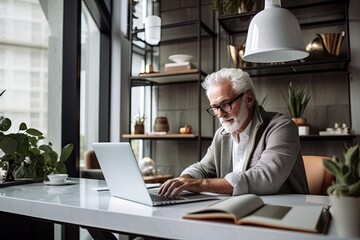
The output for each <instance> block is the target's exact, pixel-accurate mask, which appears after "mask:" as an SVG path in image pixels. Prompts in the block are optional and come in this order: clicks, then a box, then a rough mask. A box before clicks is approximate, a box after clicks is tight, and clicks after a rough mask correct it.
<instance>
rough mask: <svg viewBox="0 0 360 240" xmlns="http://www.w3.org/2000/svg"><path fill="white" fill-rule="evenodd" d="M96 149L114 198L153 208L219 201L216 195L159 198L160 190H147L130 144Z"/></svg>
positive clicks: (107, 144) (99, 145) (104, 144)
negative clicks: (158, 192)
mask: <svg viewBox="0 0 360 240" xmlns="http://www.w3.org/2000/svg"><path fill="white" fill-rule="evenodd" d="M92 145H93V149H94V151H95V154H96V157H97V159H98V161H99V164H100V168H101V170H102V172H103V174H104V178H105V181H106V183H107V185H108V188H109V191H110V193H111V195H112V196H114V197H118V198H122V199H126V200H129V201H133V202H138V203H142V204H146V205H150V206H163V205H169V204H178V203H187V202H195V201H205V200H214V199H219V198H218V197H217V196H216V195H211V194H194V193H190V192H183V193H181V194H180V196H178V197H176V198H167V197H165V196H160V195H158V194H157V191H158V189H148V188H147V187H146V184H145V182H144V179H143V176H142V174H141V171H140V168H139V166H138V162H137V161H136V159H135V155H134V153H133V151H132V149H131V145H130V143H128V142H101V143H93V144H92Z"/></svg>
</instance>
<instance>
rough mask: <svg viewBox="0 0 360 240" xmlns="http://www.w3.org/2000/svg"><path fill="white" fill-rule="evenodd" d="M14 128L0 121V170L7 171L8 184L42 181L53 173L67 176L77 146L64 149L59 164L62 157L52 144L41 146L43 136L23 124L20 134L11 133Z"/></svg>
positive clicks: (18, 132)
mask: <svg viewBox="0 0 360 240" xmlns="http://www.w3.org/2000/svg"><path fill="white" fill-rule="evenodd" d="M4 92H5V90H4V91H2V92H1V94H0V96H1V95H2V94H3V93H4ZM11 125H12V123H11V120H10V119H9V118H5V117H0V149H1V150H2V152H3V155H2V156H1V157H0V167H1V168H5V167H7V176H6V180H7V181H11V180H14V177H15V178H32V179H33V180H35V181H41V180H45V179H46V178H47V175H48V174H50V173H66V172H67V169H66V165H65V161H66V160H67V159H68V158H69V156H70V154H71V153H72V151H73V144H68V145H66V146H65V147H64V148H63V149H62V151H61V155H60V158H59V160H58V154H57V153H56V152H55V151H54V150H53V149H52V144H51V143H50V142H49V143H48V144H40V143H39V142H40V141H42V140H44V139H45V138H44V136H43V133H42V132H40V131H39V130H37V129H35V128H28V127H27V125H26V124H25V123H21V124H20V125H19V129H18V131H17V132H16V133H8V132H7V131H8V130H9V129H10V127H11Z"/></svg>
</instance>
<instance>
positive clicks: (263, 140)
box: [159, 68, 309, 196]
mask: <svg viewBox="0 0 360 240" xmlns="http://www.w3.org/2000/svg"><path fill="white" fill-rule="evenodd" d="M202 85H203V87H204V89H205V90H206V95H207V97H208V99H209V101H210V107H209V108H208V109H207V112H208V113H209V114H211V115H212V116H216V117H217V118H218V119H219V121H220V122H221V125H222V126H221V127H220V128H219V129H218V130H217V131H216V133H215V135H214V139H213V141H212V143H211V146H210V147H209V149H208V151H207V153H206V155H205V156H204V157H203V158H202V159H201V161H200V162H197V163H195V164H193V165H191V166H189V167H188V168H186V169H185V170H184V171H183V172H182V173H181V175H180V177H178V178H174V179H171V180H168V181H167V182H165V183H164V184H163V185H162V186H161V188H160V189H159V194H161V195H165V196H177V195H179V194H180V193H181V192H182V191H184V190H188V191H192V192H202V191H207V192H213V193H220V194H231V195H240V194H247V193H253V194H258V195H265V194H280V193H301V194H307V193H308V192H309V189H308V185H307V180H306V174H305V169H304V164H303V159H302V156H301V153H300V143H299V136H298V129H297V126H296V125H295V124H294V122H293V121H292V120H291V119H290V118H288V117H286V116H284V115H282V114H280V113H275V112H266V111H265V110H264V109H263V108H262V107H261V106H259V105H258V103H257V100H256V97H255V90H254V85H253V82H252V79H251V78H250V76H249V74H247V73H246V72H244V71H242V70H241V69H234V68H223V69H221V70H220V71H218V72H215V73H212V74H210V75H208V76H207V77H206V78H205V80H204V82H203V84H202Z"/></svg>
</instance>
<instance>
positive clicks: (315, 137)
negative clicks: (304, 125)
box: [300, 134, 357, 141]
mask: <svg viewBox="0 0 360 240" xmlns="http://www.w3.org/2000/svg"><path fill="white" fill-rule="evenodd" d="M356 137H357V136H356V135H353V134H349V135H307V136H300V140H301V141H314V140H316V141H352V140H353V139H355V138H356Z"/></svg>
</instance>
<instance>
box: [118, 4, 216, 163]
mask: <svg viewBox="0 0 360 240" xmlns="http://www.w3.org/2000/svg"><path fill="white" fill-rule="evenodd" d="M149 2H150V1H149ZM151 2H152V1H151ZM196 2H197V3H196V5H194V6H192V7H193V8H194V12H196V14H197V15H196V17H192V19H185V18H184V19H182V20H181V21H178V20H176V19H175V20H173V19H168V18H166V16H162V15H161V14H162V10H161V9H162V6H161V4H168V3H167V2H166V1H158V2H157V3H156V4H158V6H157V8H158V9H156V10H155V12H157V11H159V12H158V13H157V14H156V15H159V16H160V17H161V18H162V26H161V30H162V33H161V42H160V44H159V46H150V45H148V44H147V43H146V42H145V39H143V38H142V37H141V34H140V33H143V32H144V29H139V28H134V29H133V28H132V26H130V29H132V30H131V32H132V33H131V37H130V42H131V43H132V47H131V54H133V50H134V47H133V46H134V42H136V41H138V42H141V43H142V44H143V45H144V52H146V56H145V58H144V62H145V64H152V65H157V66H158V67H157V68H158V69H156V72H151V73H138V74H137V73H135V74H134V75H132V76H130V77H129V86H130V89H129V91H130V93H131V92H132V89H134V88H136V87H147V88H148V89H150V90H149V92H150V94H151V96H150V97H149V99H151V100H150V101H148V102H146V103H145V104H146V105H147V109H150V115H149V116H147V117H148V118H149V120H150V131H149V132H150V133H146V132H145V134H132V133H131V132H132V126H129V132H128V133H126V134H122V137H123V138H125V139H129V141H130V142H131V141H132V140H144V141H146V142H147V144H145V146H146V148H147V149H145V150H144V151H146V152H148V153H149V155H153V154H154V151H156V149H155V147H156V148H160V147H159V146H158V145H157V142H158V140H165V141H177V142H178V141H184V140H185V141H193V142H194V144H192V145H193V148H195V149H197V150H196V151H197V156H196V157H195V159H196V161H198V160H200V158H201V156H202V154H203V152H202V148H203V141H204V140H209V139H211V137H212V136H210V135H211V134H208V135H206V134H205V135H206V136H205V135H204V133H203V131H202V130H203V128H202V122H204V116H202V115H203V113H201V111H202V110H204V109H203V108H204V107H203V106H202V102H204V101H203V98H204V93H203V90H202V87H201V82H202V81H203V80H204V78H205V76H206V75H207V72H208V71H213V70H214V68H215V64H214V58H215V37H216V34H215V33H214V32H213V30H211V28H210V27H208V25H207V24H206V23H205V22H204V21H203V19H202V11H201V6H202V1H201V0H198V1H196ZM152 3H153V2H152ZM192 4H194V3H192ZM131 11H132V10H131ZM204 41H209V42H211V44H212V46H210V47H209V51H212V52H213V53H212V54H211V55H212V59H211V62H212V63H211V67H210V68H209V67H205V66H204V65H205V64H204V62H206V61H209V59H206V60H204V56H203V55H204V52H203V50H204V49H203V48H204V46H203V44H204ZM179 44H189V45H191V46H195V48H193V49H189V50H188V49H187V51H188V52H186V54H191V55H193V56H194V64H195V66H196V68H195V69H190V70H184V71H177V72H164V71H163V68H162V67H163V65H164V63H165V62H166V61H167V54H170V53H168V51H166V49H168V48H170V47H171V46H174V49H175V48H176V49H177V48H178V47H177V45H179ZM164 49H165V50H164ZM154 55H157V57H155V58H154ZM149 56H150V57H149ZM154 59H155V61H154ZM208 65H209V64H208ZM130 72H132V71H130ZM188 85H190V86H193V88H191V89H192V91H193V92H194V99H196V101H194V102H192V104H193V106H192V108H194V109H196V110H194V112H196V114H194V115H193V116H191V119H188V122H190V123H192V129H193V132H192V134H178V131H179V128H177V127H173V126H172V124H173V123H174V122H175V121H174V119H171V118H172V117H173V114H172V111H175V115H176V113H177V112H176V111H178V112H179V111H183V110H182V109H180V110H176V109H168V108H167V109H164V110H163V109H161V113H159V111H160V110H157V109H156V107H157V106H158V105H159V101H160V99H158V98H159V97H158V94H159V92H161V91H163V89H166V88H171V86H176V87H178V88H179V91H180V89H182V88H186V86H188ZM187 90H188V88H187ZM130 99H131V98H130ZM163 101H164V100H163ZM165 101H166V100H165ZM129 104H130V111H131V109H132V108H134V106H132V102H131V101H130V103H129ZM154 109H155V110H154ZM164 112H165V116H167V117H168V119H169V124H170V132H169V133H167V134H165V135H159V134H151V133H152V132H153V130H152V127H153V125H154V119H155V117H156V116H160V115H159V114H163V113H164ZM178 115H181V114H178ZM130 116H131V112H130ZM211 121H212V122H213V120H212V119H211ZM130 122H131V121H130ZM174 125H175V124H174ZM213 125H214V124H213V123H212V124H211V126H210V128H213ZM175 126H176V125H175ZM213 131H214V130H213V129H212V130H211V132H212V133H213Z"/></svg>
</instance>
